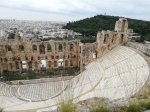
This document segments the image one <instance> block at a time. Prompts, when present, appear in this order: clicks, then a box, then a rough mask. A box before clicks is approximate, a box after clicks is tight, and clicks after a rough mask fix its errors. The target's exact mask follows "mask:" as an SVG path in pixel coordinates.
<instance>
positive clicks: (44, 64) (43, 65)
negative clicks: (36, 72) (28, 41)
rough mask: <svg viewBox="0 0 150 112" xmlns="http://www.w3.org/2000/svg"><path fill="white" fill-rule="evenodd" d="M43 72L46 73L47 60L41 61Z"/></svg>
mask: <svg viewBox="0 0 150 112" xmlns="http://www.w3.org/2000/svg"><path fill="white" fill-rule="evenodd" d="M40 67H41V71H46V61H45V60H41V65H40Z"/></svg>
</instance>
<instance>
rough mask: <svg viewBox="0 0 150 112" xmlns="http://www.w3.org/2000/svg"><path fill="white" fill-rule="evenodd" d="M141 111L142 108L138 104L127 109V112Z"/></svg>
mask: <svg viewBox="0 0 150 112" xmlns="http://www.w3.org/2000/svg"><path fill="white" fill-rule="evenodd" d="M141 111H142V107H141V105H139V104H138V103H133V104H130V105H129V107H128V109H127V112H141Z"/></svg>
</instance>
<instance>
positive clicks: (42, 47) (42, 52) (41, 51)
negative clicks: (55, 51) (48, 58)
mask: <svg viewBox="0 0 150 112" xmlns="http://www.w3.org/2000/svg"><path fill="white" fill-rule="evenodd" d="M39 50H40V54H45V46H44V45H43V44H41V45H40V46H39Z"/></svg>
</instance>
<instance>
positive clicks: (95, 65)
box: [56, 46, 149, 101]
mask: <svg viewBox="0 0 150 112" xmlns="http://www.w3.org/2000/svg"><path fill="white" fill-rule="evenodd" d="M85 69H86V70H85V71H83V72H82V73H81V74H79V75H78V76H76V77H74V78H73V79H72V80H71V81H70V83H69V84H68V87H67V89H66V90H65V91H64V94H62V95H60V96H59V97H57V98H56V99H57V100H61V99H62V98H65V99H75V100H76V101H81V100H85V99H89V98H92V97H102V98H108V99H110V100H115V99H119V98H125V97H126V98H128V97H130V96H132V95H134V94H135V93H137V92H138V91H139V90H140V89H141V88H142V87H143V85H144V84H145V82H146V81H147V79H148V76H149V67H148V64H147V62H146V61H145V60H144V58H143V57H141V56H140V55H139V54H137V53H136V52H135V51H133V50H130V49H129V48H127V47H122V46H118V47H116V48H114V49H113V50H112V51H110V52H109V53H107V54H106V55H104V56H103V57H102V58H99V59H97V60H96V61H94V62H92V63H90V64H88V65H87V66H86V67H85Z"/></svg>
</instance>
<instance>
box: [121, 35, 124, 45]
mask: <svg viewBox="0 0 150 112" xmlns="http://www.w3.org/2000/svg"><path fill="white" fill-rule="evenodd" d="M123 38H124V34H121V39H120V43H121V44H122V43H123Z"/></svg>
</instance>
